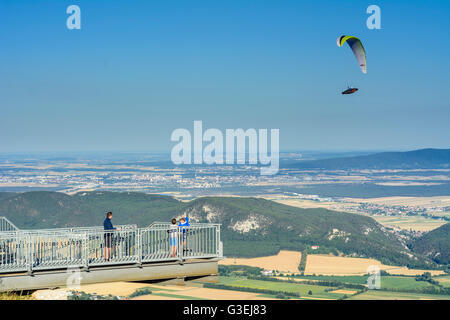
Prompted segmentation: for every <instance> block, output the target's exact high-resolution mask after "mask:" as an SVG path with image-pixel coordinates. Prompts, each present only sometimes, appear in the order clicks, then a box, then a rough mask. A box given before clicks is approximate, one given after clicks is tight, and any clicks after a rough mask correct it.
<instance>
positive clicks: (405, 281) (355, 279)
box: [295, 276, 450, 290]
mask: <svg viewBox="0 0 450 320" xmlns="http://www.w3.org/2000/svg"><path fill="white" fill-rule="evenodd" d="M295 279H298V280H305V281H314V280H319V281H337V282H340V283H342V284H345V283H351V284H361V285H365V284H366V283H367V276H302V277H295ZM436 280H438V278H436ZM449 281H450V280H449ZM428 287H433V285H432V284H430V283H428V282H425V281H416V279H415V278H414V277H402V276H381V289H384V290H392V289H394V290H395V289H398V290H414V289H422V288H428Z"/></svg>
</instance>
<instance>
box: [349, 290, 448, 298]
mask: <svg viewBox="0 0 450 320" xmlns="http://www.w3.org/2000/svg"><path fill="white" fill-rule="evenodd" d="M349 300H450V296H442V295H436V294H422V293H403V292H390V291H378V290H369V291H367V292H363V293H361V294H358V295H355V296H352V297H350V298H349Z"/></svg>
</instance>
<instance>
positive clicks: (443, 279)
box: [433, 275, 450, 288]
mask: <svg viewBox="0 0 450 320" xmlns="http://www.w3.org/2000/svg"><path fill="white" fill-rule="evenodd" d="M433 279H434V280H436V281H437V282H439V284H440V285H442V286H443V287H445V288H450V275H447V276H439V277H434V278H433Z"/></svg>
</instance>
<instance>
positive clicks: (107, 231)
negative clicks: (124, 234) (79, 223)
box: [103, 211, 120, 261]
mask: <svg viewBox="0 0 450 320" xmlns="http://www.w3.org/2000/svg"><path fill="white" fill-rule="evenodd" d="M111 219H112V212H111V211H109V212H108V213H107V214H106V219H105V221H103V229H104V238H105V260H106V261H109V259H110V257H111V247H112V242H113V241H112V234H113V232H114V231H116V230H117V231H119V230H120V228H114V226H113V225H112V222H111Z"/></svg>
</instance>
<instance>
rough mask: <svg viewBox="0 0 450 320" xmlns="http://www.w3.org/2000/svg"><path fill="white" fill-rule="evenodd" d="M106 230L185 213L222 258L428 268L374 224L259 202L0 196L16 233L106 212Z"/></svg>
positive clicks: (114, 195)
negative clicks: (210, 228)
mask: <svg viewBox="0 0 450 320" xmlns="http://www.w3.org/2000/svg"><path fill="white" fill-rule="evenodd" d="M109 210H111V211H113V214H114V215H113V222H114V224H137V225H138V226H140V227H145V226H148V225H149V224H150V223H152V222H154V221H170V219H171V218H172V217H179V216H181V214H183V213H187V214H188V215H189V216H190V217H191V219H192V221H195V222H211V223H221V224H222V228H221V231H222V239H223V241H224V253H225V255H227V256H246V257H251V256H265V255H271V254H275V253H277V252H278V251H279V250H281V249H290V250H300V251H302V250H305V249H310V248H311V246H313V245H314V246H319V249H318V250H316V251H314V252H316V253H335V254H338V253H343V254H346V255H351V256H356V257H368V258H375V259H379V260H380V261H382V262H383V263H385V264H395V265H410V266H415V267H421V268H423V267H431V266H434V265H435V264H434V263H433V262H432V260H431V259H429V258H426V257H425V256H423V255H421V254H416V253H415V252H413V251H411V250H409V249H408V247H406V245H405V244H404V243H402V242H401V241H400V240H399V239H397V238H396V237H395V236H394V235H393V234H392V233H390V232H389V231H388V230H387V229H386V228H384V227H383V226H382V225H380V224H379V223H377V222H376V221H375V220H374V219H372V218H370V217H367V216H362V215H357V214H351V213H345V212H335V211H330V210H325V209H302V208H296V207H291V206H287V205H283V204H279V203H276V202H273V201H269V200H264V199H260V198H238V197H204V198H199V199H195V200H192V201H190V202H181V201H178V200H176V199H174V198H172V197H169V196H162V195H151V194H144V193H136V192H103V191H93V192H81V193H78V194H75V195H72V196H70V195H67V194H63V193H58V192H42V191H39V192H25V193H0V216H6V217H7V218H8V219H10V220H11V221H12V222H13V223H14V224H16V225H17V226H18V227H19V228H23V229H26V228H52V227H53V228H54V227H69V226H92V225H102V222H103V220H104V218H105V213H106V211H109Z"/></svg>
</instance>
